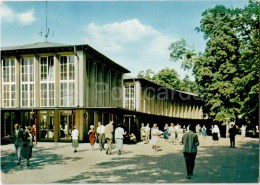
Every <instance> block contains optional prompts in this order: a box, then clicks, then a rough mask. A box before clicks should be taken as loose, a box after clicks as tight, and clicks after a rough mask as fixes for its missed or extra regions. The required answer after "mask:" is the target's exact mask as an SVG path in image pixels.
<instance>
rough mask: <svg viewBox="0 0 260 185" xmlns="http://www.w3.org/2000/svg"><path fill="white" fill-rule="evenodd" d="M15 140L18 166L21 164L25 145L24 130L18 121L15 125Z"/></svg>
mask: <svg viewBox="0 0 260 185" xmlns="http://www.w3.org/2000/svg"><path fill="white" fill-rule="evenodd" d="M13 142H14V147H15V158H16V160H17V166H19V165H20V164H21V152H22V147H23V130H22V129H20V128H19V125H18V123H16V124H15V125H14V134H13Z"/></svg>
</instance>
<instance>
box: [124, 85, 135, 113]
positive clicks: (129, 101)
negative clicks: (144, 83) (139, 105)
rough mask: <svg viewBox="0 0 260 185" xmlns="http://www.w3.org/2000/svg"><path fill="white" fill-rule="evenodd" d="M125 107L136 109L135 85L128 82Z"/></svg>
mask: <svg viewBox="0 0 260 185" xmlns="http://www.w3.org/2000/svg"><path fill="white" fill-rule="evenodd" d="M125 108H126V109H130V110H134V109H135V85H134V84H126V86H125Z"/></svg>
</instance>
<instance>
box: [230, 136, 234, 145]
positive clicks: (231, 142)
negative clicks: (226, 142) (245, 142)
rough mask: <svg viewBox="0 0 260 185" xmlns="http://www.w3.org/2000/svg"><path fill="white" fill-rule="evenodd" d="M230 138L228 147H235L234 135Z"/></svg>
mask: <svg viewBox="0 0 260 185" xmlns="http://www.w3.org/2000/svg"><path fill="white" fill-rule="evenodd" d="M229 138H230V147H235V137H229Z"/></svg>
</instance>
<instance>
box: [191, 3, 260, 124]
mask: <svg viewBox="0 0 260 185" xmlns="http://www.w3.org/2000/svg"><path fill="white" fill-rule="evenodd" d="M259 15H260V8H259V3H257V2H256V1H249V4H248V6H246V7H245V8H243V9H238V8H237V9H232V8H226V7H224V6H222V5H218V6H216V7H215V8H211V9H208V10H206V11H204V12H203V13H202V16H203V17H202V19H201V22H200V23H201V24H200V27H198V28H196V30H197V31H199V32H203V33H204V38H205V39H206V40H207V45H206V50H205V52H204V53H203V54H202V55H200V56H198V55H197V57H196V58H195V59H194V68H193V74H194V75H195V79H196V82H197V84H198V86H199V91H200V94H201V95H202V97H203V98H204V113H205V114H208V115H209V116H210V117H213V118H214V119H215V120H218V121H224V119H225V117H229V118H234V119H238V118H240V119H242V121H244V122H247V123H252V124H257V120H258V117H259V116H258V111H259V101H258V100H259V98H258V95H259Z"/></svg>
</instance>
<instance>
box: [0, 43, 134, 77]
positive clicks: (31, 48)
mask: <svg viewBox="0 0 260 185" xmlns="http://www.w3.org/2000/svg"><path fill="white" fill-rule="evenodd" d="M75 50H85V51H87V53H89V54H91V55H93V56H94V57H96V58H98V59H100V60H102V62H105V63H107V64H108V65H111V66H112V67H114V68H115V69H117V70H119V71H122V72H124V73H130V71H129V70H128V69H126V68H124V67H122V66H120V65H119V64H117V63H115V62H114V61H113V60H111V59H109V58H108V57H106V56H105V55H103V54H102V53H100V52H98V51H97V50H95V49H94V48H92V47H91V46H89V45H88V44H82V45H67V44H60V43H53V42H36V43H32V44H25V45H18V46H9V47H1V55H2V56H12V55H22V54H32V53H33V54H34V53H49V52H68V51H69V52H75Z"/></svg>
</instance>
